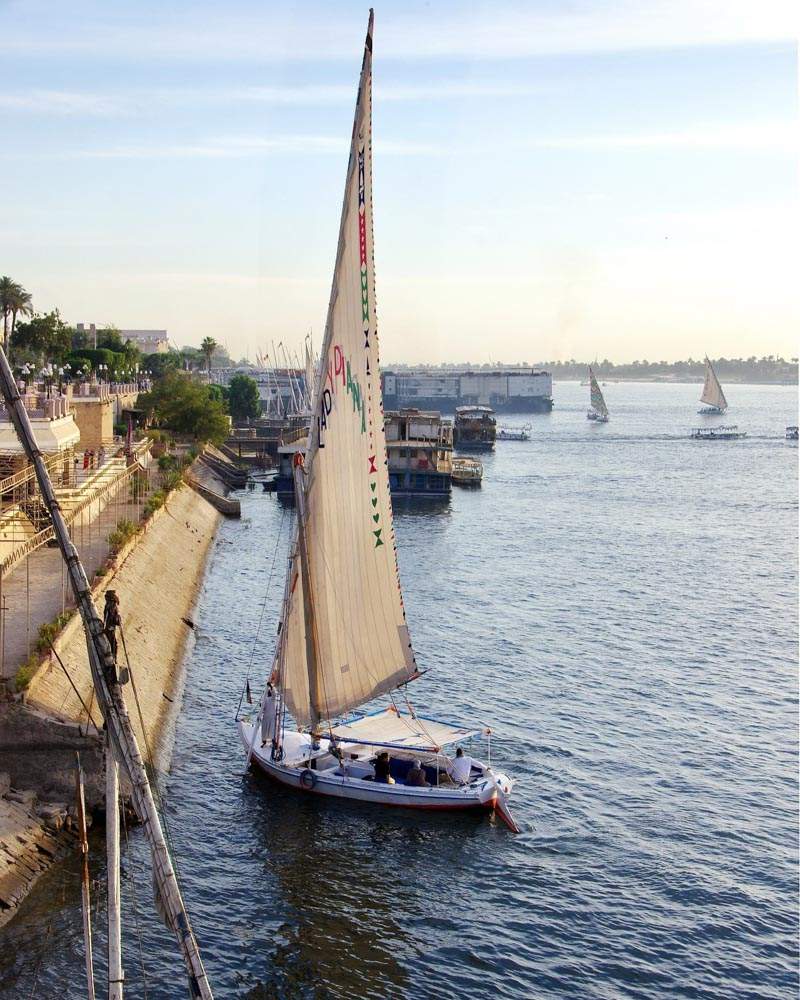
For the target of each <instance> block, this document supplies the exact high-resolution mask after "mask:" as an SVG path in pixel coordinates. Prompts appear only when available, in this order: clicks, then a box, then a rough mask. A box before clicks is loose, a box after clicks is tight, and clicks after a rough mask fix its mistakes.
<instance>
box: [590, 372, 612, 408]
mask: <svg viewBox="0 0 800 1000" xmlns="http://www.w3.org/2000/svg"><path fill="white" fill-rule="evenodd" d="M589 386H590V389H589V399H590V401H591V404H592V409H593V410H594V411H595V413H598V414H599V415H600V416H601V417H607V416H608V407H607V406H606V401H605V399H603V393H602V392H601V391H600V386H599V385H598V384H597V379H596V378H595V377H594V372H593V371H592V369H591V368H590V369H589Z"/></svg>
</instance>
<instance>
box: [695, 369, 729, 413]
mask: <svg viewBox="0 0 800 1000" xmlns="http://www.w3.org/2000/svg"><path fill="white" fill-rule="evenodd" d="M700 402H701V403H705V404H706V405H705V406H704V407H703V408H702V409H700V410H698V411H697V412H698V413H699V414H700V415H701V416H704V417H713V416H721V415H722V414H723V413H724V412H725V411H726V410H727V409H728V401H727V399H726V398H725V393H724V392H723V391H722V386H721V385H720V384H719V379H718V378H717V373H716V372H715V371H714V366H713V365H712V364H711V362H710V361H709V360H708V358H706V378H705V382H704V383H703V391H702V393H701V394H700Z"/></svg>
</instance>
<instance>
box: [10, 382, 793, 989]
mask: <svg viewBox="0 0 800 1000" xmlns="http://www.w3.org/2000/svg"><path fill="white" fill-rule="evenodd" d="M605 391H606V398H607V402H608V405H609V409H610V410H611V415H612V418H611V422H610V423H609V424H608V425H605V426H594V425H593V424H592V423H590V422H589V421H587V420H586V419H585V417H584V412H585V404H586V401H587V397H588V389H586V388H582V387H579V386H578V385H577V384H559V385H558V386H557V387H556V400H557V408H556V410H554V412H553V413H552V414H550V415H547V416H537V417H534V418H532V422H533V431H532V439H531V441H530V442H528V443H510V442H509V443H500V444H498V446H497V451H496V454H495V455H493V456H490V457H488V458H486V459H485V462H484V464H485V479H484V484H483V487H482V489H480V490H476V491H472V492H469V491H457V490H455V489H454V492H453V496H452V500H451V501H450V504H449V506H447V507H445V508H443V509H435V510H434V509H426V508H424V507H422V508H420V507H419V506H414V507H411V506H405V505H404V506H400V507H399V509H398V510H397V512H396V518H395V520H396V531H397V538H398V546H399V559H400V569H401V576H402V580H403V584H404V591H405V595H406V605H407V611H408V618H409V624H410V627H411V634H412V638H413V639H414V643H415V647H416V650H417V657H418V660H419V662H420V663H421V664H422V665H423V666H425V667H427V668H429V671H430V672H429V673H428V674H427V675H426V676H425V677H424V678H423V679H422V680H421V681H419V682H417V684H416V685H415V690H414V691H413V697H414V700H415V704H416V705H417V707H418V708H420V709H422V708H424V709H427V710H430V711H431V712H432V713H433V714H437V715H439V716H442V717H447V718H457V719H462V720H465V721H466V720H479V721H486V722H491V723H492V724H493V725H494V727H495V729H496V733H497V735H496V737H495V739H494V740H493V747H492V750H493V757H494V759H495V761H496V762H497V763H502V764H503V766H504V767H505V768H506V769H507V770H508V771H509V773H510V774H511V775H512V776H513V777H514V778H515V780H516V783H517V784H516V788H515V792H514V796H513V800H512V804H513V810H514V813H515V815H516V818H517V820H518V822H519V824H520V826H521V827H522V833H521V834H519V835H518V836H513V835H512V834H510V833H509V831H508V830H506V829H505V828H504V827H503V826H501V825H497V824H495V823H493V822H491V821H490V820H488V819H486V818H483V819H480V818H442V817H438V818H437V817H427V816H420V817H417V816H410V815H407V814H403V813H400V812H397V813H395V812H393V811H391V810H376V809H375V808H370V807H367V806H364V807H347V806H343V805H340V804H336V803H327V802H325V801H320V800H316V799H313V798H311V797H305V796H299V795H296V794H293V793H289V792H284V791H281V790H279V789H277V788H275V787H273V786H272V785H270V784H269V783H267V782H266V781H264V780H262V779H260V778H257V777H255V776H252V775H243V760H242V753H241V751H240V749H239V747H238V745H237V741H236V738H235V733H234V728H233V717H234V713H235V711H236V706H237V702H238V700H239V696H240V692H241V688H242V683H243V680H244V677H245V676H246V674H247V671H248V666H249V665H251V667H252V677H253V678H254V688H256V687H257V686H258V684H257V682H256V681H255V679H256V678H258V679H261V678H262V677H263V675H264V670H265V667H266V664H267V663H268V661H269V659H270V657H271V653H272V643H273V636H274V632H275V624H276V611H277V607H278V604H279V600H280V596H281V588H282V583H283V556H284V553H285V547H286V541H287V539H288V534H289V527H290V518H291V514H290V513H288V512H285V511H284V510H283V509H282V507H281V506H280V505H279V504H278V502H277V501H276V499H275V498H274V497H273V496H270V495H267V494H263V493H261V492H258V493H245V494H243V495H242V510H243V517H242V520H241V521H239V522H234V521H229V522H226V523H225V524H224V525H223V526H222V528H221V530H220V533H219V536H218V539H217V541H216V545H215V548H214V550H213V555H212V557H211V560H210V563H209V566H208V570H207V574H206V579H205V583H204V586H203V590H202V595H201V598H200V601H199V606H198V609H197V613H196V619H197V623H198V631H197V636H196V640H195V642H194V644H193V647H192V648H191V649H190V650H189V652H188V654H187V687H186V694H185V703H184V706H183V710H182V713H181V716H180V718H179V721H178V724H177V732H176V747H175V754H174V759H173V763H172V769H171V773H170V774H169V775H167V776H165V777H164V779H163V786H164V792H165V798H166V803H167V806H166V812H167V817H168V822H169V828H170V831H171V835H172V838H173V841H174V845H175V850H176V853H177V857H178V861H179V869H180V876H181V879H182V884H183V887H184V892H185V896H186V900H187V903H188V906H189V909H190V912H191V914H192V918H193V921H194V925H195V929H196V931H197V935H198V938H199V940H200V942H201V945H202V948H203V955H204V958H205V961H206V965H207V968H208V971H209V975H210V978H211V981H212V983H213V985H214V988H215V992H216V995H217V996H218V997H246V998H250V1000H266V998H270V1000H272V998H275V1000H277V998H281V1000H283V998H287V1000H288V998H313V1000H328V998H348V1000H361V998H375V1000H394V998H397V1000H401V998H410V1000H415V998H426V1000H427V998H431V1000H434V998H443V997H456V996H457V997H460V998H474V1000H478V998H483V997H487V996H493V997H500V998H528V997H530V998H540V997H541V998H582V997H598V998H618V997H632V998H633V997H635V998H665V997H675V998H700V997H702V998H720V1000H723V998H725V1000H729V998H732V997H736V998H794V997H795V996H796V995H797V986H798V982H797V930H798V908H797V907H798V900H797V872H798V868H797V866H798V851H797V822H798V816H797V762H798V758H797V750H798V747H797V721H798V689H797V662H796V661H797V637H798V631H797V629H798V619H797V601H798V580H797V512H798V504H797V496H798V493H797V459H798V454H797V446H796V444H792V443H789V442H787V441H785V440H784V427H785V425H786V424H788V423H796V421H797V390H796V388H794V387H756V386H731V387H730V388H729V392H728V394H729V397H730V401H731V411H730V414H729V417H728V419H727V422H734V421H736V422H737V423H738V424H739V425H740V426H741V427H742V428H743V429H746V430H747V431H748V432H749V437H748V438H747V440H744V441H732V442H717V443H702V442H694V441H691V440H688V438H687V435H688V431H689V428H690V427H691V426H692V425H693V424H697V423H699V422H700V421H701V420H702V419H704V418H699V417H697V416H696V415H695V413H696V409H697V402H696V401H697V395H698V387H697V386H661V385H636V384H619V385H609V386H607V388H606V390H605ZM706 419H707V418H706ZM515 422H516V423H520V422H521V421H520V419H519V418H517V419H516V421H515ZM717 422H719V421H717ZM268 581H269V584H268ZM259 621H261V631H260V634H259V632H258V629H259ZM130 837H131V840H130V845H129V847H128V849H127V850H126V851H125V852H124V868H125V871H124V885H123V896H124V902H125V906H126V924H125V934H126V938H125V965H126V974H127V993H126V996H127V997H130V998H139V997H144V996H145V984H144V981H143V973H142V966H143V967H144V970H145V975H146V984H147V993H146V995H147V996H149V997H152V998H173V997H183V996H185V995H186V991H185V987H184V985H183V980H182V977H181V968H180V965H179V961H178V959H177V957H176V948H175V945H174V943H173V941H172V938H171V936H170V935H169V934H168V933H167V931H166V930H164V928H163V927H162V926H160V925H159V924H158V922H157V921H156V920H155V919H154V918H153V917H152V915H151V914H152V910H151V898H152V895H151V890H150V888H149V884H148V876H147V874H146V871H145V861H146V858H145V853H146V852H145V849H144V841H143V838H142V835H141V832H137V831H132V832H131V834H130ZM95 846H96V851H95V856H94V861H93V865H94V873H95V876H96V877H97V878H98V885H97V886H96V887H95V888H96V894H95V895H96V899H97V903H96V906H97V910H98V917H99V919H98V921H97V925H98V926H97V928H96V932H97V933H96V937H97V940H98V943H99V948H98V952H99V953H98V958H97V965H98V971H99V972H100V973H102V971H103V956H102V946H103V941H104V930H103V927H102V919H101V918H102V916H103V912H104V911H103V889H102V884H101V881H100V880H101V879H102V875H103V865H102V857H101V853H100V852H101V844H100V843H99V842H98V843H97V844H96V845H95ZM134 890H135V896H136V903H137V904H138V905H137V906H136V912H137V913H138V924H139V931H140V934H141V955H142V956H143V959H141V960H140V952H139V940H138V938H137V922H136V920H135V919H134V915H133V909H134V898H133V897H134ZM0 945H1V946H2V953H1V954H0V997H2V998H6V997H28V996H36V997H43V998H45V997H46V998H49V997H54V998H55V997H76V998H79V997H83V996H85V988H84V987H83V986H82V978H81V977H82V968H83V966H82V961H83V959H82V946H81V920H80V908H79V889H78V879H77V862H74V863H69V864H67V865H65V866H63V867H61V868H59V869H58V870H57V871H54V872H53V873H51V874H50V875H48V876H47V877H46V878H45V879H44V880H42V882H41V883H40V885H39V888H38V889H37V890H36V891H35V892H34V893H33V895H32V896H31V897H30V899H29V900H28V901H27V902H26V904H25V905H24V907H23V909H22V912H21V913H20V914H19V916H18V917H17V918H16V919H15V920H14V921H13V922H12V924H11V925H10V926H9V927H7V928H6V929H5V930H4V931H2V932H0ZM34 983H35V985H34ZM101 994H102V995H104V990H101Z"/></svg>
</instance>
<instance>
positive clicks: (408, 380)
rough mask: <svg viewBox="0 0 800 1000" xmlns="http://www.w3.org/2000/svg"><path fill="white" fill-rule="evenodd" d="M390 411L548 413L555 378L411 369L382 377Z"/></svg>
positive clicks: (510, 371)
mask: <svg viewBox="0 0 800 1000" xmlns="http://www.w3.org/2000/svg"><path fill="white" fill-rule="evenodd" d="M382 385H383V402H384V406H385V407H386V409H387V410H389V409H392V410H395V409H400V408H402V407H404V406H415V407H419V408H420V409H435V410H441V411H443V412H445V413H453V412H454V411H455V409H456V407H457V406H490V407H491V408H492V409H493V410H495V411H496V412H498V413H549V412H550V411H551V410H552V409H553V376H552V375H551V374H550V372H545V371H537V370H536V369H534V368H497V369H494V370H491V371H488V370H487V371H480V370H479V371H476V370H473V369H468V368H449V369H446V368H408V369H403V370H397V371H385V372H384V373H383V375H382Z"/></svg>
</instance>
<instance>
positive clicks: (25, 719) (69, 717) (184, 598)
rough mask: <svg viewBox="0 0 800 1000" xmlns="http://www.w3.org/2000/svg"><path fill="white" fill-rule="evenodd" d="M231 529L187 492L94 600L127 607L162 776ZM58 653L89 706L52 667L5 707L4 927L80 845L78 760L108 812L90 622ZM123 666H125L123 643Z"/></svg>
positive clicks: (141, 734) (0, 854)
mask: <svg viewBox="0 0 800 1000" xmlns="http://www.w3.org/2000/svg"><path fill="white" fill-rule="evenodd" d="M220 520H221V516H220V515H219V513H218V512H217V511H216V510H214V508H213V507H212V506H211V505H210V504H209V503H207V502H206V501H205V500H204V499H203V498H202V497H200V496H199V495H198V494H197V493H195V492H194V491H193V490H191V489H190V488H189V487H187V486H183V487H181V488H180V489H178V490H177V491H175V492H174V493H172V494H170V497H169V499H168V500H167V503H166V504H165V506H164V507H162V508H161V509H160V510H158V511H156V513H155V514H154V515H153V517H152V518H151V520H150V521H149V522H148V523H147V526H146V529H145V531H144V532H143V533H141V534H139V535H137V536H136V538H134V539H133V541H132V542H131V543H129V545H128V546H127V548H126V549H125V550H123V551H122V552H121V553H120V555H119V556H118V558H117V560H116V567H115V569H114V570H113V571H112V572H110V573H109V574H108V575H107V576H106V577H104V578H103V580H102V581H101V583H100V584H99V585H98V586H96V587H95V588H94V591H93V593H94V599H95V602H96V604H97V605H98V608H99V609H102V606H103V602H104V594H105V591H106V590H107V589H113V590H115V591H116V592H117V594H118V595H119V599H120V611H121V616H122V621H123V632H124V635H125V645H126V647H127V652H128V655H129V657H130V664H131V668H132V672H133V676H134V680H135V685H136V694H137V695H138V700H139V705H140V706H141V711H142V718H143V720H144V731H143V729H142V725H141V722H140V719H139V715H138V711H137V706H136V700H135V698H134V692H133V686H132V685H131V684H128V685H126V686H125V687H124V688H123V692H124V695H125V700H126V703H127V705H128V711H129V714H130V716H131V720H132V723H133V726H134V730H135V732H136V736H137V738H138V739H139V741H140V746H141V750H142V753H143V754H146V753H147V750H148V748H149V750H150V751H151V753H152V756H153V759H154V761H155V763H156V766H157V767H160V768H165V767H166V766H167V765H168V756H169V749H170V746H169V737H170V728H171V726H170V724H171V722H172V721H173V720H174V718H175V715H176V712H177V709H178V707H179V705H180V698H181V694H182V687H183V673H182V671H181V669H180V667H181V663H182V661H183V655H184V650H185V645H186V641H187V638H188V636H189V635H190V634H191V630H192V622H191V618H192V614H193V608H194V603H195V599H196V597H197V593H198V590H199V587H200V585H201V582H202V578H203V572H204V569H205V564H206V559H207V556H208V553H209V550H210V548H211V546H212V544H213V541H214V537H215V534H216V530H217V527H218V524H219V522H220ZM55 649H56V652H57V653H58V655H59V657H60V658H61V661H62V663H63V664H64V667H65V668H66V670H67V671H68V672H69V674H70V677H71V679H72V684H74V685H75V688H76V689H77V692H78V694H77V695H76V693H75V690H73V686H72V684H71V683H70V680H69V679H68V678H67V676H66V674H65V672H64V670H62V669H61V667H60V666H59V664H58V662H57V661H56V660H55V658H53V657H52V655H51V657H50V660H49V661H48V662H46V663H45V664H44V665H43V666H42V667H41V668H40V670H39V671H38V673H37V674H36V675H35V676H34V678H33V680H32V681H31V683H30V685H29V687H28V690H27V692H26V698H25V704H24V705H23V704H0V924H2V923H3V922H4V921H5V920H7V919H9V918H10V916H11V915H13V912H14V909H15V908H16V905H17V903H18V902H19V900H20V899H21V898H22V896H24V895H25V893H27V891H28V890H29V889H30V888H31V886H32V885H33V882H34V881H35V879H36V878H37V877H38V875H39V874H40V872H41V871H42V870H44V869H45V868H46V867H48V866H49V865H50V864H51V863H52V862H53V861H54V860H56V858H57V857H59V856H60V854H61V853H63V850H66V849H67V847H68V846H69V843H71V842H72V840H73V838H72V834H71V832H69V828H70V826H71V824H70V822H69V819H68V817H69V815H70V813H69V809H70V807H71V806H72V804H73V802H74V794H75V793H74V788H75V752H76V751H79V752H80V755H81V763H82V765H83V768H84V770H85V773H86V797H87V804H88V806H89V808H90V809H97V808H99V807H101V806H102V801H103V792H104V771H103V761H104V758H103V741H102V739H101V737H100V736H99V735H98V732H97V730H96V729H95V728H94V726H93V725H91V724H89V725H88V726H87V712H86V710H85V709H84V706H86V707H87V708H89V709H90V712H89V714H90V715H91V719H92V720H93V721H94V723H95V724H96V726H97V727H98V728H100V727H101V726H102V719H101V717H100V713H99V711H98V709H97V705H96V703H95V700H94V697H93V689H92V681H91V674H90V671H89V660H88V654H87V651H86V641H85V637H84V632H83V627H82V623H81V620H80V616H78V615H75V616H74V617H73V619H72V620H71V621H70V623H69V624H68V625H67V627H66V628H65V629H64V631H63V632H62V633H61V635H60V636H59V638H58V639H57V640H56V642H55ZM117 659H118V663H120V664H124V663H125V651H124V648H123V645H122V642H121V641H120V642H119V649H118V657H117ZM78 696H79V697H78ZM81 702H83V704H81ZM145 736H146V738H145ZM9 786H10V788H9ZM123 792H124V783H123ZM4 793H5V794H4ZM8 795H10V798H9V797H8ZM65 838H66V840H65ZM66 841H69V843H67V842H66ZM34 860H35V861H36V864H35V865H34V864H33V861H34Z"/></svg>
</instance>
